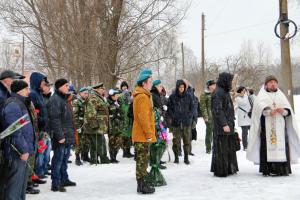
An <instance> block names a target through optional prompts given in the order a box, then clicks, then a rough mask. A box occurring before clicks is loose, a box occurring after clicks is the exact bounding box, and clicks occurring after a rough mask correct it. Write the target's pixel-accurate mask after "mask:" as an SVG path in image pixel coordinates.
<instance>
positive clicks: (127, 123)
mask: <svg viewBox="0 0 300 200" xmlns="http://www.w3.org/2000/svg"><path fill="white" fill-rule="evenodd" d="M130 95H131V94H130V93H129V92H126V93H123V94H122V95H121V97H120V98H119V104H120V107H121V110H122V114H123V115H122V124H123V125H122V136H123V137H131V131H132V123H133V121H132V118H129V117H128V112H129V107H130V104H131V103H132V100H131V99H130Z"/></svg>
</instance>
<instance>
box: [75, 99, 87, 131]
mask: <svg viewBox="0 0 300 200" xmlns="http://www.w3.org/2000/svg"><path fill="white" fill-rule="evenodd" d="M85 104H86V101H85V100H84V99H83V98H82V97H81V96H80V95H78V96H77V98H75V99H74V100H73V118H74V124H75V128H76V129H81V128H82V126H83V123H84V110H85Z"/></svg>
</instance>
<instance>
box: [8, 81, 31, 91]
mask: <svg viewBox="0 0 300 200" xmlns="http://www.w3.org/2000/svg"><path fill="white" fill-rule="evenodd" d="M27 87H28V83H26V81H23V80H15V81H13V82H12V84H11V86H10V90H11V92H13V93H17V92H19V91H20V90H23V89H24V88H27Z"/></svg>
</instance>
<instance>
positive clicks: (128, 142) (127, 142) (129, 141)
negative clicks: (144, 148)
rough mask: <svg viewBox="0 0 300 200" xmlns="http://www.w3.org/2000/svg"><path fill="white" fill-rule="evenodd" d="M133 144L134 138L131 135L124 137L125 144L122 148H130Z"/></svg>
mask: <svg viewBox="0 0 300 200" xmlns="http://www.w3.org/2000/svg"><path fill="white" fill-rule="evenodd" d="M131 146H132V138H131V137H123V145H122V148H123V150H124V151H126V150H127V151H128V150H130V147H131Z"/></svg>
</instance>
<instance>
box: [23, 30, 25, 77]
mask: <svg viewBox="0 0 300 200" xmlns="http://www.w3.org/2000/svg"><path fill="white" fill-rule="evenodd" d="M24 62H25V38H24V35H23V44H22V75H24Z"/></svg>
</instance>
